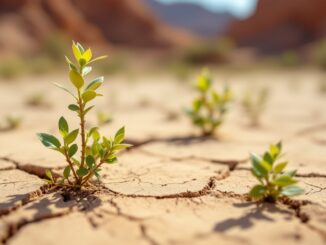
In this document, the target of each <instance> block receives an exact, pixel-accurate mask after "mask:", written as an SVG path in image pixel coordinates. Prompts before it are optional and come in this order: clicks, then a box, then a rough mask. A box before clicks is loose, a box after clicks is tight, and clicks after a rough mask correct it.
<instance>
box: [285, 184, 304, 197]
mask: <svg viewBox="0 0 326 245" xmlns="http://www.w3.org/2000/svg"><path fill="white" fill-rule="evenodd" d="M303 193H304V189H302V188H301V187H299V186H296V185H292V186H287V187H284V188H282V190H281V194H282V195H284V196H288V197H292V196H297V195H301V194H303Z"/></svg>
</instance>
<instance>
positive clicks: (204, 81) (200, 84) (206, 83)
mask: <svg viewBox="0 0 326 245" xmlns="http://www.w3.org/2000/svg"><path fill="white" fill-rule="evenodd" d="M211 83H212V82H211V80H210V78H209V75H208V72H207V71H203V72H202V73H201V74H200V75H199V76H198V78H197V88H198V89H199V90H200V91H202V92H206V91H207V90H208V89H209V88H210V87H211Z"/></svg>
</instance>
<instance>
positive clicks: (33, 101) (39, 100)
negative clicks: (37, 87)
mask: <svg viewBox="0 0 326 245" xmlns="http://www.w3.org/2000/svg"><path fill="white" fill-rule="evenodd" d="M26 105H28V106H30V107H50V104H49V103H48V101H47V100H46V98H45V95H44V94H43V93H34V94H31V95H30V96H29V97H28V98H27V99H26Z"/></svg>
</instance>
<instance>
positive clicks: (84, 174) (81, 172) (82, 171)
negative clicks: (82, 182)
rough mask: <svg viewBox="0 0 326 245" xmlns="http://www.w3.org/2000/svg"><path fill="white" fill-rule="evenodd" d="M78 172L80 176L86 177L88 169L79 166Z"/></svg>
mask: <svg viewBox="0 0 326 245" xmlns="http://www.w3.org/2000/svg"><path fill="white" fill-rule="evenodd" d="M76 174H77V175H78V176H79V177H84V176H86V175H87V174H88V170H87V169H86V168H84V167H82V168H79V169H78V170H77V171H76Z"/></svg>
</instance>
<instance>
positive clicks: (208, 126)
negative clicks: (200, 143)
mask: <svg viewBox="0 0 326 245" xmlns="http://www.w3.org/2000/svg"><path fill="white" fill-rule="evenodd" d="M196 90H197V91H198V93H199V95H198V96H197V97H196V98H195V99H194V101H193V102H192V108H191V109H189V110H187V114H188V115H189V117H190V118H191V120H192V122H193V124H194V125H196V126H198V127H199V128H200V129H201V130H202V133H203V134H204V135H211V134H213V133H214V131H215V130H216V129H217V128H218V127H219V126H221V124H222V123H223V120H224V117H225V115H226V113H227V111H228V105H229V103H230V101H231V99H232V94H231V91H230V90H229V88H228V87H225V89H224V91H223V92H221V93H219V92H217V91H216V90H214V88H213V84H212V80H211V77H210V75H209V73H208V71H206V70H204V71H203V72H202V73H201V74H200V75H199V76H198V78H197V83H196Z"/></svg>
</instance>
